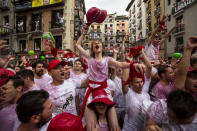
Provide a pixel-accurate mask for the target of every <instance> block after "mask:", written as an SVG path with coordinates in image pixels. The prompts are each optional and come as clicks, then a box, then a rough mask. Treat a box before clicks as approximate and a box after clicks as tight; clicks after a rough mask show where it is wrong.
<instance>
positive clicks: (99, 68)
mask: <svg viewBox="0 0 197 131" xmlns="http://www.w3.org/2000/svg"><path fill="white" fill-rule="evenodd" d="M111 59H112V58H111V57H104V58H103V59H102V60H101V61H96V59H95V58H93V57H89V58H88V59H87V63H88V70H89V79H90V80H92V81H98V82H103V81H105V80H107V79H108V68H109V61H110V60H111Z"/></svg>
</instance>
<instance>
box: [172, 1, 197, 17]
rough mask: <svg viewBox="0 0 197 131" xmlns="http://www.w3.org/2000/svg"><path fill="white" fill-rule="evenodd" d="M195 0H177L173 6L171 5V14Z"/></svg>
mask: <svg viewBox="0 0 197 131" xmlns="http://www.w3.org/2000/svg"><path fill="white" fill-rule="evenodd" d="M195 2H197V1H196V0H185V1H179V2H177V3H175V4H174V7H172V14H173V15H174V14H176V13H177V12H179V11H181V10H183V9H184V8H187V7H188V6H190V5H192V4H194V3H195Z"/></svg>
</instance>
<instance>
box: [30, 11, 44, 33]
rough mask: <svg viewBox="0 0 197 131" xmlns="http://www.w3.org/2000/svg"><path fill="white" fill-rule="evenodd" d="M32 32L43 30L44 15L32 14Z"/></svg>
mask: <svg viewBox="0 0 197 131" xmlns="http://www.w3.org/2000/svg"><path fill="white" fill-rule="evenodd" d="M31 24H32V25H31V31H38V30H41V26H42V15H41V14H32V21H31Z"/></svg>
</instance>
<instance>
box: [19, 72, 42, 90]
mask: <svg viewBox="0 0 197 131" xmlns="http://www.w3.org/2000/svg"><path fill="white" fill-rule="evenodd" d="M17 76H19V77H20V78H21V79H22V80H24V88H23V93H27V92H28V91H32V90H40V87H39V86H38V85H37V84H36V83H35V82H34V73H33V71H31V70H22V71H19V72H17Z"/></svg>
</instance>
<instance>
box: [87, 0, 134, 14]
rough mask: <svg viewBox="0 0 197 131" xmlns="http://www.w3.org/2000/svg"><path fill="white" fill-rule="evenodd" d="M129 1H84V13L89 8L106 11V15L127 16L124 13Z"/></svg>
mask: <svg viewBox="0 0 197 131" xmlns="http://www.w3.org/2000/svg"><path fill="white" fill-rule="evenodd" d="M130 1H131V0H85V6H86V12H87V11H88V9H89V8H91V7H97V8H99V9H105V10H107V13H108V14H111V13H115V12H117V14H118V15H128V13H127V12H126V11H125V10H126V8H127V5H128V4H129V2H130Z"/></svg>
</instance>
